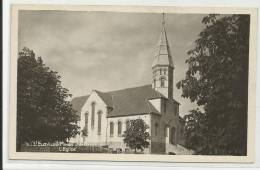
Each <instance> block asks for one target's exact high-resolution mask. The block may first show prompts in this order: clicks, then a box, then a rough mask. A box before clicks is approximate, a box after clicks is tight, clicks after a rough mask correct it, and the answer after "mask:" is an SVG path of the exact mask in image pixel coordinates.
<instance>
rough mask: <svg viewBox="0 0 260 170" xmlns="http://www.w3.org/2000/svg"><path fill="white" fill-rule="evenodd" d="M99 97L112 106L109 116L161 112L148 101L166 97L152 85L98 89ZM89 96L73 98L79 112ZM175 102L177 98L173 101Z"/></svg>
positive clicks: (74, 106)
mask: <svg viewBox="0 0 260 170" xmlns="http://www.w3.org/2000/svg"><path fill="white" fill-rule="evenodd" d="M95 91H96V92H97V94H98V95H99V97H100V98H101V99H102V100H103V101H104V102H105V103H106V104H107V106H108V107H111V108H112V111H111V112H110V113H109V115H108V117H120V116H131V115H139V114H149V113H154V114H159V111H158V110H157V109H155V108H154V106H153V105H152V104H151V103H150V102H149V101H148V100H149V99H154V98H165V97H164V96H163V95H162V94H161V93H159V92H157V91H155V90H154V89H153V88H152V85H145V86H140V87H134V88H128V89H123V90H117V91H110V92H101V91H97V90H95ZM88 97H89V96H81V97H76V98H74V99H72V101H71V102H72V105H73V108H74V109H75V110H76V111H77V112H78V114H79V113H80V111H81V108H82V107H83V105H84V103H85V102H86V101H87V99H88ZM173 102H175V103H178V102H176V101H175V100H174V101H173Z"/></svg>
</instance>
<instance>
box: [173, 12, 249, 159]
mask: <svg viewBox="0 0 260 170" xmlns="http://www.w3.org/2000/svg"><path fill="white" fill-rule="evenodd" d="M202 23H204V24H205V29H203V30H202V31H201V32H200V34H199V38H198V39H197V40H196V41H195V44H196V45H195V47H194V48H193V49H192V50H190V51H189V52H188V55H189V58H188V59H187V60H186V63H187V64H188V70H187V72H186V77H185V79H184V80H181V81H179V82H178V83H177V87H178V88H181V89H182V96H183V97H185V98H189V99H190V100H191V101H192V102H195V101H196V102H197V104H198V105H199V106H202V107H203V109H204V111H205V113H203V114H202V113H199V111H198V110H197V111H196V110H195V111H191V114H190V115H188V116H186V118H187V120H188V123H187V126H190V125H191V124H192V126H191V127H193V124H196V125H195V126H194V127H193V128H190V127H186V129H192V131H191V132H190V131H189V130H188V132H187V135H191V134H195V136H196V137H195V136H193V137H190V136H189V137H188V138H187V139H188V141H189V142H191V147H192V148H193V149H195V150H197V152H198V153H200V154H218V155H219V154H231V155H246V152H247V149H246V148H247V100H248V60H249V25H250V17H249V15H228V16H221V15H209V16H206V17H204V18H203V20H202ZM194 120H196V121H195V122H196V123H194ZM198 139H199V141H197V140H198Z"/></svg>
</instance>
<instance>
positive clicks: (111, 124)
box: [110, 122, 114, 137]
mask: <svg viewBox="0 0 260 170" xmlns="http://www.w3.org/2000/svg"><path fill="white" fill-rule="evenodd" d="M113 135H114V123H113V122H110V137H113Z"/></svg>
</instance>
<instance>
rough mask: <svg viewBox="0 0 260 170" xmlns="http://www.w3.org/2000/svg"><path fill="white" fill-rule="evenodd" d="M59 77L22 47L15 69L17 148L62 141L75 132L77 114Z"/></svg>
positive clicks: (32, 53)
mask: <svg viewBox="0 0 260 170" xmlns="http://www.w3.org/2000/svg"><path fill="white" fill-rule="evenodd" d="M60 78H61V77H60V76H59V75H58V74H57V72H54V71H52V70H50V68H49V67H46V66H45V64H43V61H42V59H41V57H38V58H37V59H36V57H35V53H34V52H33V51H32V50H30V49H28V48H24V49H23V50H22V51H21V52H19V57H18V71H17V151H20V147H21V144H23V143H25V142H29V143H31V142H56V141H64V142H65V141H66V140H68V139H69V138H71V137H73V136H75V135H76V134H78V128H79V127H78V126H77V124H76V122H77V121H78V116H77V115H76V114H75V111H74V110H73V109H72V105H71V103H70V102H69V101H67V98H68V97H71V94H69V92H68V90H67V89H66V88H63V87H62V86H61V81H60Z"/></svg>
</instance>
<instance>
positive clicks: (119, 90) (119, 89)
mask: <svg viewBox="0 0 260 170" xmlns="http://www.w3.org/2000/svg"><path fill="white" fill-rule="evenodd" d="M145 86H152V84H146V85H142V86H135V87H129V88H125V89H119V90H113V91H108V92H105V93H112V92H118V91H123V90H129V89H135V88H141V87H145Z"/></svg>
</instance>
